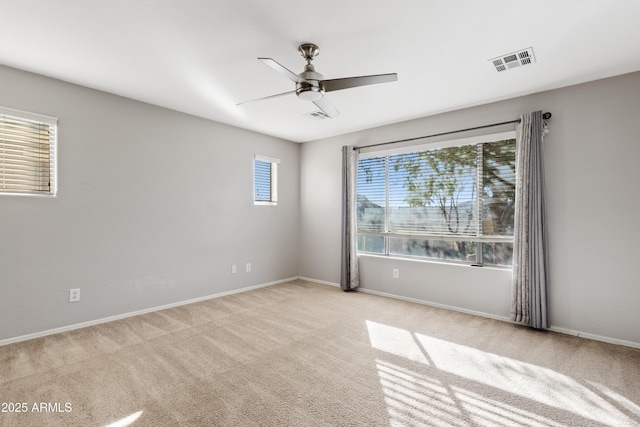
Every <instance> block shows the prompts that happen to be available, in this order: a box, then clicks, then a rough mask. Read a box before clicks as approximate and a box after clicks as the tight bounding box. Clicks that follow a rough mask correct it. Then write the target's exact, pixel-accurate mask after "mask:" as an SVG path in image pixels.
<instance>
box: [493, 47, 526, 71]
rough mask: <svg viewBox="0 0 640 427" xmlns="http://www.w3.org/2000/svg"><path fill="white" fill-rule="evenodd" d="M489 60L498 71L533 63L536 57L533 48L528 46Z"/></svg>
mask: <svg viewBox="0 0 640 427" xmlns="http://www.w3.org/2000/svg"><path fill="white" fill-rule="evenodd" d="M489 62H491V64H493V66H494V67H495V70H496V71H497V72H499V73H500V72H502V71H507V70H510V69H512V68H517V67H521V66H524V65H529V64H534V63H535V62H536V57H535V56H534V55H533V48H532V47H530V48H527V49H523V50H519V51H517V52H513V53H508V54H506V55H502V56H499V57H498V58H493V59H490V60H489Z"/></svg>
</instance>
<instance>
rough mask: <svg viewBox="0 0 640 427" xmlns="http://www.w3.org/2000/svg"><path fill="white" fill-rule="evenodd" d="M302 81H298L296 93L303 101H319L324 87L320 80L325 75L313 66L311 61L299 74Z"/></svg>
mask: <svg viewBox="0 0 640 427" xmlns="http://www.w3.org/2000/svg"><path fill="white" fill-rule="evenodd" d="M298 75H299V76H300V78H301V79H302V81H300V82H298V83H296V94H297V95H298V98H300V99H302V100H303V101H317V100H318V99H320V98H322V95H323V94H324V89H323V87H322V85H321V84H320V81H322V79H324V76H323V75H322V74H320V73H318V72H316V70H315V69H314V68H313V65H312V64H311V63H307V65H306V66H305V67H304V71H303V72H302V73H300V74H298Z"/></svg>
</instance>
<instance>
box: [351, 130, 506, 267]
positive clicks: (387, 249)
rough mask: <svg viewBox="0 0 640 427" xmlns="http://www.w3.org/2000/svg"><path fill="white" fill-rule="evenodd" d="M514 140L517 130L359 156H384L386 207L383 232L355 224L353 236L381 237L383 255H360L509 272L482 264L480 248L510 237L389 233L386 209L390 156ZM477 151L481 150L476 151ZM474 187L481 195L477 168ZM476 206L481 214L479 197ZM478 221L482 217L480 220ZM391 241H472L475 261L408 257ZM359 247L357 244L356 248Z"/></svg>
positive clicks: (477, 211) (364, 250) (408, 146)
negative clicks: (393, 250)
mask: <svg viewBox="0 0 640 427" xmlns="http://www.w3.org/2000/svg"><path fill="white" fill-rule="evenodd" d="M511 139H516V131H515V130H510V131H504V132H496V133H491V134H484V135H478V136H473V137H468V138H460V139H453V140H441V141H438V142H435V143H431V144H420V145H407V146H403V147H400V148H397V149H383V150H375V149H374V150H371V151H367V152H365V153H361V155H360V156H359V159H358V162H360V160H361V159H365V158H377V157H386V161H385V172H384V173H385V187H386V188H385V206H384V230H385V231H372V230H361V229H360V227H359V224H358V228H357V231H356V235H357V237H358V240H360V237H361V236H363V237H371V236H373V237H376V236H378V237H382V238H383V248H384V249H383V252H374V251H367V250H366V248H365V249H363V250H361V249H360V248H359V247H358V253H359V254H366V255H373V256H382V257H393V258H403V259H413V260H420V261H427V262H439V263H447V264H459V265H471V266H477V267H482V266H491V267H495V268H504V269H511V268H512V264H510V265H506V264H492V263H487V262H484V258H483V246H484V244H488V243H497V244H500V243H511V244H513V236H509V235H504V236H496V235H492V236H486V235H483V234H482V233H480V234H476V235H473V236H469V235H442V234H433V233H411V232H409V233H401V232H392V231H389V230H390V224H389V222H390V220H389V218H390V216H391V215H390V209H389V206H390V205H389V157H390V156H393V155H396V154H404V153H412V152H418V151H424V150H436V149H440V148H450V147H462V146H466V145H473V146H476V147H479V144H483V143H491V142H496V141H501V140H511ZM479 151H480V150H479ZM476 159H478V160H480V161H481V160H482V157H481V154H480V155H479V156H478V157H476ZM476 171H477V184H476V185H477V188H478V189H479V190H478V191H479V192H480V194H481V193H482V191H483V190H482V186H481V185H480V184H481V183H482V176H481V174H482V172H483V171H482V168H477V167H476ZM477 199H478V203H477V206H476V209H475V213H476V215H477V214H478V213H479V212H482V209H483V208H482V204H483V203H482V197H478V198H477ZM480 218H481V217H480ZM479 222H480V225H479V229H480V230H481V229H482V225H481V224H482V220H481V219H479ZM394 238H405V239H415V240H428V241H464V242H475V244H476V252H475V260H473V261H470V260H461V259H450V258H436V257H428V256H420V255H408V254H399V253H393V252H392V251H391V239H394ZM358 246H360V245H358Z"/></svg>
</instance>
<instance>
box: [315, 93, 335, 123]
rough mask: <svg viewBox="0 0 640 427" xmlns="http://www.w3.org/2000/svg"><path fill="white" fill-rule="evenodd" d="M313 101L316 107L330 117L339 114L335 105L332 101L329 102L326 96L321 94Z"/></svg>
mask: <svg viewBox="0 0 640 427" xmlns="http://www.w3.org/2000/svg"><path fill="white" fill-rule="evenodd" d="M313 103H314V104H316V107H318V108H319V109H321V110H322V111H323V112H324V113H325V114H326V115H327V116H329V118H331V119H333V118H334V117H338V116H339V115H340V112H339V111H338V109H337V108H336V106H335V105H333V102H331V100H330V99H329V97H328V96H323V97H322V98H320V99H318V100H317V101H313Z"/></svg>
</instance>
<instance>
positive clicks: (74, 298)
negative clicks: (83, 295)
mask: <svg viewBox="0 0 640 427" xmlns="http://www.w3.org/2000/svg"><path fill="white" fill-rule="evenodd" d="M78 301H80V289H69V302H78Z"/></svg>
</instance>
